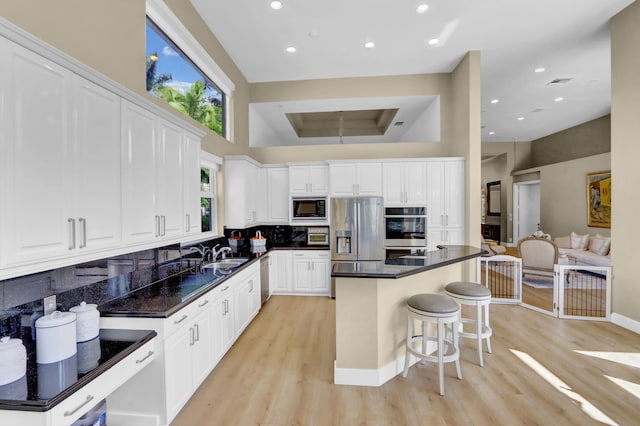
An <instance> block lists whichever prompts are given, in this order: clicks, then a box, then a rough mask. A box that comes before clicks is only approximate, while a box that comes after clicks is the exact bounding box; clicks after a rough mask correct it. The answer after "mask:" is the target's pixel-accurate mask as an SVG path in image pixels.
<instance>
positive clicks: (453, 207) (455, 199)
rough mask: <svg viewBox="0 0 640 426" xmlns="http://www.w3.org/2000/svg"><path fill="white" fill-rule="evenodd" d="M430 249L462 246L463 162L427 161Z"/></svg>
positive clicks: (453, 160) (458, 160) (455, 160)
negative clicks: (445, 245) (453, 245)
mask: <svg viewBox="0 0 640 426" xmlns="http://www.w3.org/2000/svg"><path fill="white" fill-rule="evenodd" d="M427 183H428V187H429V192H428V200H427V222H428V223H427V229H428V233H429V235H428V237H427V238H428V241H429V249H435V248H436V246H437V245H438V244H463V243H464V233H463V230H464V160H462V159H441V160H432V161H428V162H427Z"/></svg>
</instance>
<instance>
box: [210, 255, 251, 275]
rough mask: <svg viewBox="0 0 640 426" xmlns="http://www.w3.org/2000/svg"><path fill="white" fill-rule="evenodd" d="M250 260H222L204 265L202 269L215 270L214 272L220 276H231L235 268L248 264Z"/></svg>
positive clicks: (235, 258)
mask: <svg viewBox="0 0 640 426" xmlns="http://www.w3.org/2000/svg"><path fill="white" fill-rule="evenodd" d="M248 260H249V258H246V257H234V258H229V259H220V260H217V261H215V262H211V263H207V264H206V265H202V269H203V270H204V269H213V270H214V272H216V273H220V274H230V273H231V272H233V270H234V269H235V268H237V267H238V266H240V265H242V264H244V263H245V262H247V261H248Z"/></svg>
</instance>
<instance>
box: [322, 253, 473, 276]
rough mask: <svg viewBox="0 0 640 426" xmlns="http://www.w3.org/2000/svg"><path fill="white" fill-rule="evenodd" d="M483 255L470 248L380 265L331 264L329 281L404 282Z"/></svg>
mask: <svg viewBox="0 0 640 426" xmlns="http://www.w3.org/2000/svg"><path fill="white" fill-rule="evenodd" d="M485 253H486V252H485V251H484V250H482V249H479V248H477V247H472V246H453V245H452V246H442V248H441V249H439V250H434V251H429V252H427V253H425V255H424V256H403V257H399V258H395V259H387V260H381V261H344V262H334V263H333V268H332V270H331V276H332V277H343V278H403V277H406V276H409V275H413V274H417V273H420V272H424V271H428V270H430V269H436V268H440V267H443V266H447V265H451V264H453V263H458V262H463V261H465V260H469V259H473V258H476V257H479V256H482V255H483V254H485Z"/></svg>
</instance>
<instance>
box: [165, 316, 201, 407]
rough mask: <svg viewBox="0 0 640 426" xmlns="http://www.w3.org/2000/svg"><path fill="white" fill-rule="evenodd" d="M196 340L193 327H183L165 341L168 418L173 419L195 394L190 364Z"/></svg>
mask: <svg viewBox="0 0 640 426" xmlns="http://www.w3.org/2000/svg"><path fill="white" fill-rule="evenodd" d="M193 340H194V330H193V326H192V325H190V326H189V327H186V326H185V327H182V328H181V329H180V330H179V331H177V332H175V333H173V334H172V335H171V336H169V337H168V338H167V339H165V341H164V374H165V383H166V385H165V395H166V404H167V418H169V419H173V418H174V417H175V415H176V414H178V412H179V411H180V409H181V408H182V407H183V406H184V404H186V403H187V401H188V400H189V398H190V397H191V394H192V392H193V378H192V368H191V367H192V366H191V363H190V362H189V360H190V357H191V347H192V345H193Z"/></svg>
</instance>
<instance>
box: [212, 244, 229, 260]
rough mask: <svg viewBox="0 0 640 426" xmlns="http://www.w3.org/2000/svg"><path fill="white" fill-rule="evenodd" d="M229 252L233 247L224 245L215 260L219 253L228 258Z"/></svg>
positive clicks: (216, 258) (223, 257)
mask: <svg viewBox="0 0 640 426" xmlns="http://www.w3.org/2000/svg"><path fill="white" fill-rule="evenodd" d="M227 253H231V247H222V248H221V249H220V250H219V251H218V252H217V253H216V257H215V258H214V260H218V255H222V259H223V260H224V259H226V257H227Z"/></svg>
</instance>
